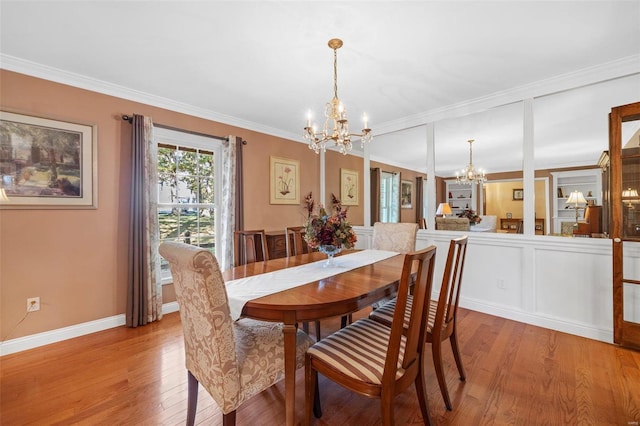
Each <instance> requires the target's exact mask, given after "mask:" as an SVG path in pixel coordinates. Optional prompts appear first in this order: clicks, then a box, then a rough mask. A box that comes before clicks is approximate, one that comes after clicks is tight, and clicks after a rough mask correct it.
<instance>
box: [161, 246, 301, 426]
mask: <svg viewBox="0 0 640 426" xmlns="http://www.w3.org/2000/svg"><path fill="white" fill-rule="evenodd" d="M160 254H161V255H162V257H164V258H165V259H166V260H167V261H168V262H169V265H170V267H171V274H172V275H173V284H174V287H175V291H176V298H177V300H178V304H179V306H180V319H181V321H182V330H183V334H184V348H185V354H186V366H187V377H188V392H189V393H188V402H187V405H188V410H187V424H188V425H193V424H194V421H195V415H196V405H197V401H198V383H201V384H202V385H203V386H204V388H205V389H206V390H207V392H209V393H210V394H211V396H212V397H213V399H214V400H215V402H216V403H217V404H218V405H219V406H220V409H221V410H222V413H223V424H224V425H234V424H235V418H236V410H237V409H238V407H240V405H241V404H242V403H244V402H245V401H246V400H248V399H249V398H251V397H252V396H254V395H256V394H258V393H260V392H262V391H263V390H265V389H266V388H268V387H270V386H271V385H273V384H275V383H276V382H278V381H279V380H281V379H282V378H283V377H284V337H283V332H282V327H283V324H281V323H270V322H262V321H255V320H251V319H246V318H245V319H240V320H238V321H233V320H232V319H231V314H230V311H229V301H228V299H227V292H226V290H225V286H224V280H223V278H222V274H221V272H220V267H219V266H218V262H217V260H216V258H215V257H214V256H213V254H212V253H211V252H209V251H208V250H205V249H202V248H199V247H196V246H192V245H188V244H182V243H174V242H164V243H162V244H161V245H160ZM312 343H313V340H312V339H311V338H309V336H307V335H306V334H305V333H304V332H303V331H300V330H299V331H298V334H297V336H296V367H301V366H303V365H304V355H305V352H306V350H307V349H308V348H309V347H310V346H311V344H312Z"/></svg>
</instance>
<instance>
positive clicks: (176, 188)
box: [154, 128, 222, 284]
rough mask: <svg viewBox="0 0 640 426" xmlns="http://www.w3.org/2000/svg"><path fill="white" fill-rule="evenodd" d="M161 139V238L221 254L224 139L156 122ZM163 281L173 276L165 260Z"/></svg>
mask: <svg viewBox="0 0 640 426" xmlns="http://www.w3.org/2000/svg"><path fill="white" fill-rule="evenodd" d="M154 138H155V140H156V143H157V144H158V222H159V225H160V243H162V242H163V241H180V242H183V243H187V244H193V245H196V246H199V247H204V248H207V249H208V250H211V251H212V252H213V254H214V255H216V256H217V257H219V256H218V253H217V250H218V244H216V235H219V233H218V232H217V231H218V226H217V224H218V222H219V221H218V217H219V208H218V207H219V205H220V203H219V194H220V193H221V191H220V188H221V183H222V179H221V177H220V170H221V159H220V158H221V151H222V144H221V142H220V141H219V140H217V139H214V138H208V137H205V136H200V135H193V134H190V133H185V132H179V131H175V130H168V129H163V128H154ZM161 262H162V263H161V278H162V282H163V284H164V283H169V282H171V274H170V272H169V265H168V263H167V262H166V261H165V260H164V259H162V260H161Z"/></svg>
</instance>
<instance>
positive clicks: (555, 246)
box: [354, 227, 640, 343]
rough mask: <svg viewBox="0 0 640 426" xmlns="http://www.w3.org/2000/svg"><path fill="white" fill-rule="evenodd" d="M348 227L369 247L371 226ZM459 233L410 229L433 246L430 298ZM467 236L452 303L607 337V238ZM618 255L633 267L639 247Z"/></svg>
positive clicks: (638, 262)
mask: <svg viewBox="0 0 640 426" xmlns="http://www.w3.org/2000/svg"><path fill="white" fill-rule="evenodd" d="M354 229H355V230H356V233H357V235H358V243H357V247H358V248H369V247H370V246H371V240H372V234H373V228H371V227H354ZM461 235H465V233H464V232H456V231H429V230H419V231H418V235H417V241H416V248H418V249H420V248H424V247H427V246H428V245H431V244H434V245H435V246H436V247H437V250H438V251H437V253H436V267H435V278H434V297H436V296H437V294H438V292H439V290H440V279H441V277H442V268H443V267H444V262H445V259H446V255H447V250H448V245H449V241H450V240H451V238H456V237H459V236H461ZM468 235H469V246H468V250H467V259H466V263H465V268H464V275H463V284H462V289H461V295H460V306H462V307H464V308H467V309H472V310H474V311H479V312H484V313H487V314H490V315H496V316H499V317H503V318H508V319H511V320H515V321H520V322H524V323H527V324H532V325H536V326H540V327H545V328H550V329H553V330H557V331H562V332H565V333H570V334H574V335H578V336H582V337H587V338H591V339H596V340H601V341H604V342H609V343H612V342H613V291H612V258H611V256H612V242H611V240H609V239H598V238H566V237H551V236H526V235H517V234H502V233H488V232H482V233H469V234H468ZM625 244H627V243H625ZM625 256H627V257H626V258H625V265H629V267H630V268H634V270H638V271H640V244H639V245H631V244H630V243H629V244H628V245H625ZM633 300H635V299H633ZM632 303H633V301H632Z"/></svg>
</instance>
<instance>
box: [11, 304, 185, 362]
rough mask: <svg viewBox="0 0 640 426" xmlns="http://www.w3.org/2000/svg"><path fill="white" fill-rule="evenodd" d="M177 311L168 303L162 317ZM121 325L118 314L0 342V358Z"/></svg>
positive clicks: (175, 305) (122, 322)
mask: <svg viewBox="0 0 640 426" xmlns="http://www.w3.org/2000/svg"><path fill="white" fill-rule="evenodd" d="M177 311H178V303H177V302H170V303H165V304H164V305H162V314H163V315H164V314H168V313H171V312H177ZM123 325H125V315H124V314H120V315H114V316H112V317H108V318H102V319H98V320H95V321H89V322H84V323H81V324H76V325H71V326H69V327H63V328H58V329H56V330H50V331H45V332H43V333H37V334H32V335H30V336H24V337H18V338H17V339H11V340H6V341H4V342H0V356H4V355H9V354H13V353H16V352H22V351H26V350H27V349H33V348H37V347H40V346H44V345H49V344H51V343H56V342H62V341H63V340H67V339H72V338H74V337H79V336H84V335H86V334H91V333H96V332H98V331H103V330H108V329H110V328H115V327H121V326H123Z"/></svg>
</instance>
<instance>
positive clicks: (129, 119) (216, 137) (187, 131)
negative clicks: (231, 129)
mask: <svg viewBox="0 0 640 426" xmlns="http://www.w3.org/2000/svg"><path fill="white" fill-rule="evenodd" d="M122 119H123V120H124V121H128V122H129V123H132V122H133V116H131V115H123V116H122ZM153 125H154V126H155V127H161V128H163V129H167V130H175V131H178V132H183V133H189V134H191V135H197V136H204V137H207V138H213V139H218V140H221V141H228V140H229V138H227V137H224V136H216V135H209V134H207V133H200V132H194V131H191V130H185V129H180V128H178V127H173V126H166V125H164V124H156V123H154V124H153ZM246 144H247V141H245V140H244V139H243V140H242V145H246Z"/></svg>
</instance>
